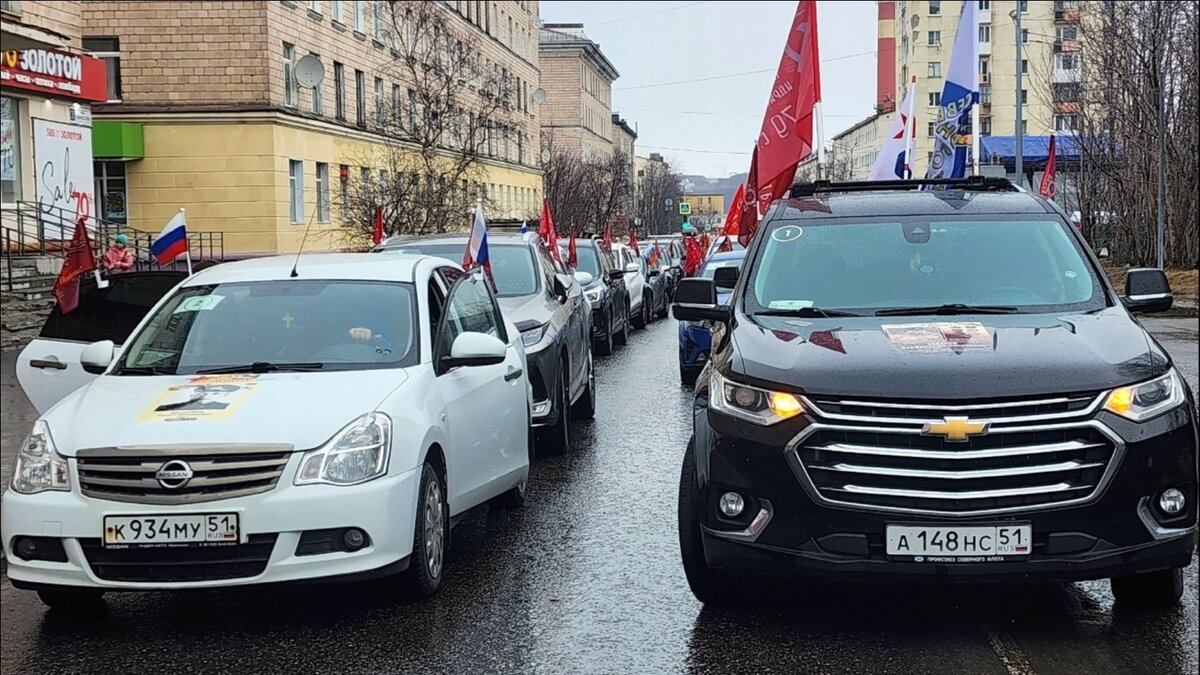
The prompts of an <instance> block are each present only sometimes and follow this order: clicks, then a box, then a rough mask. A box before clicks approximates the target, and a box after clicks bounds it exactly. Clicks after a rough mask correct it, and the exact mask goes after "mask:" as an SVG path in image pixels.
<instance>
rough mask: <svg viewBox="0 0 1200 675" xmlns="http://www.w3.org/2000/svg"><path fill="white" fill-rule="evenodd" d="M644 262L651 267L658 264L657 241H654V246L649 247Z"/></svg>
mask: <svg viewBox="0 0 1200 675" xmlns="http://www.w3.org/2000/svg"><path fill="white" fill-rule="evenodd" d="M646 264H647V265H650V266H651V267H653V266H655V265H657V264H658V242H657V241H656V242H654V246H653V247H651V248H650V253H649V254H648V255H647V256H646Z"/></svg>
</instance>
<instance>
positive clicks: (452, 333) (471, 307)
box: [438, 276, 504, 354]
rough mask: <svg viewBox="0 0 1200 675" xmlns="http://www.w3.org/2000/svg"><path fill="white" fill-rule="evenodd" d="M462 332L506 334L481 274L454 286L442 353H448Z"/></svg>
mask: <svg viewBox="0 0 1200 675" xmlns="http://www.w3.org/2000/svg"><path fill="white" fill-rule="evenodd" d="M463 333H484V334H486V335H491V336H492V337H496V338H500V339H501V340H503V339H504V337H503V336H502V335H501V332H500V324H499V323H498V322H497V319H496V308H495V305H493V303H492V299H491V297H490V296H488V293H487V289H486V288H484V286H483V282H482V281H480V280H479V278H478V277H474V276H473V277H471V278H469V279H466V280H465V281H463V282H462V283H460V284H458V285H457V286H455V288H454V290H453V291H451V294H450V301H449V303H448V304H447V305H446V323H445V328H444V329H443V330H442V333H441V336H440V345H439V348H438V351H439V353H441V354H449V353H450V347H451V346H452V345H453V344H454V339H455V338H457V337H458V336H459V335H462V334H463Z"/></svg>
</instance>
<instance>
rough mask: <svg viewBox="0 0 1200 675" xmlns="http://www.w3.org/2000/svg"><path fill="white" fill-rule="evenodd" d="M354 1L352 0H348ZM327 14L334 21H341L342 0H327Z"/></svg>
mask: <svg viewBox="0 0 1200 675" xmlns="http://www.w3.org/2000/svg"><path fill="white" fill-rule="evenodd" d="M350 1H351V2H354V0H350ZM329 16H330V17H331V18H332V19H333V20H334V21H336V22H338V23H342V0H329Z"/></svg>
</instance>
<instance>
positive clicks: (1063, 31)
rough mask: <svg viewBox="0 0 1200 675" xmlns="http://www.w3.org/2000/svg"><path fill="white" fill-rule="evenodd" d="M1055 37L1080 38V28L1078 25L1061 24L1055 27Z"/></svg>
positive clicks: (1064, 38) (1062, 38)
mask: <svg viewBox="0 0 1200 675" xmlns="http://www.w3.org/2000/svg"><path fill="white" fill-rule="evenodd" d="M1054 37H1056V38H1058V39H1059V40H1077V39H1079V28H1078V27H1076V26H1059V27H1058V28H1055V29H1054Z"/></svg>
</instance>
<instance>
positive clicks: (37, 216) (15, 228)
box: [0, 202, 225, 292]
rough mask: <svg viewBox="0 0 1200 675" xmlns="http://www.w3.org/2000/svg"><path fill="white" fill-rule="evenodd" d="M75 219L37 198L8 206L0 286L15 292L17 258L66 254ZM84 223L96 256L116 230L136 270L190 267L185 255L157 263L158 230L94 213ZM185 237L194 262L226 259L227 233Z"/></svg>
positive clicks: (0, 235)
mask: <svg viewBox="0 0 1200 675" xmlns="http://www.w3.org/2000/svg"><path fill="white" fill-rule="evenodd" d="M77 220H78V216H77V214H76V213H75V212H74V211H71V210H68V209H63V208H61V207H55V206H43V205H39V204H36V203H33V202H18V203H17V205H16V207H15V208H12V209H5V210H4V213H3V225H2V226H0V254H2V255H3V256H4V263H5V264H4V269H3V277H2V278H0V289H2V290H4V291H5V292H10V291H12V290H13V281H14V277H13V261H14V259H18V258H27V257H35V256H48V257H55V258H65V257H66V254H67V248H68V246H69V245H70V241H71V237H72V236H74V234H75V223H76V221H77ZM84 226H85V227H86V228H87V230H88V237H89V238H90V239H91V240H92V250H93V254H94V255H96V256H100V255H102V254H103V252H104V250H105V249H107V248H108V247H109V246H110V245H111V244H112V242H113V241H114V240H115V239H116V237H117V235H118V234H124V235H125V237H126V244H125V246H126V248H127V249H129V252H130V253H131V254H132V255H133V259H134V269H137V270H158V269H169V270H176V269H185V268H186V265H187V262H186V260H185V259H184V258H183V257H182V256H181V257H180V258H177V259H176V260H174V261H173V262H170V263H168V264H166V265H160V264H159V263H158V260H157V259H156V258H155V257H154V254H153V253H151V251H150V247H151V245H152V244H153V243H154V238H155V237H156V236H157V233H154V232H146V231H144V230H139V229H136V228H133V227H130V226H129V225H127V224H125V223H117V222H113V221H109V220H104V219H101V218H95V217H92V216H90V215H89V216H88V218H87V221H86V222H85V225H84ZM187 239H188V250H189V251H190V253H191V257H192V263H193V265H194V264H196V263H198V262H201V261H213V260H217V261H219V260H224V259H225V233H224V232H188V234H187Z"/></svg>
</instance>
